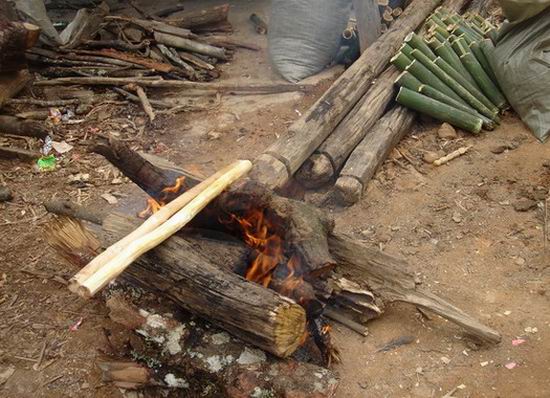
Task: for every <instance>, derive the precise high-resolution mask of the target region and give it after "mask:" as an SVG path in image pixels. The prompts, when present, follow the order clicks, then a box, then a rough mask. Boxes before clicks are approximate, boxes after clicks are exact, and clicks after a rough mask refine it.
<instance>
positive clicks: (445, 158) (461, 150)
mask: <svg viewBox="0 0 550 398" xmlns="http://www.w3.org/2000/svg"><path fill="white" fill-rule="evenodd" d="M471 148H472V145H470V146H463V147H460V148H458V149H457V150H456V151H453V152H451V153H449V154H448V155H445V156H443V157H442V158H439V159H437V160H435V161H434V164H435V165H436V166H441V165H443V164H445V163H448V162H450V161H451V160H453V159H456V158H458V157H460V156H462V155H464V154H465V153H466V152H468V151H469V150H470V149H471Z"/></svg>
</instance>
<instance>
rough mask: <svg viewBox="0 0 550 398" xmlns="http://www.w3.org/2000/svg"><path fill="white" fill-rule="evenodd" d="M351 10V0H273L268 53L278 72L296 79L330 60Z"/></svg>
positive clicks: (290, 79)
mask: <svg viewBox="0 0 550 398" xmlns="http://www.w3.org/2000/svg"><path fill="white" fill-rule="evenodd" d="M350 10H351V0H273V1H272V5H271V18H270V20H269V33H268V40H269V55H270V58H271V62H272V64H273V65H274V66H275V68H276V69H277V70H278V71H279V73H280V74H281V75H282V76H283V77H284V78H285V79H287V80H289V81H292V82H296V81H299V80H302V79H304V78H306V77H308V76H311V75H313V74H315V73H317V72H320V71H321V70H322V69H323V68H324V67H325V66H327V65H328V64H330V62H331V61H332V60H333V59H334V57H335V55H336V53H337V52H338V48H339V46H340V37H341V35H342V31H343V30H344V29H345V28H346V24H347V22H348V19H349V15H350Z"/></svg>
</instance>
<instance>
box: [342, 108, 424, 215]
mask: <svg viewBox="0 0 550 398" xmlns="http://www.w3.org/2000/svg"><path fill="white" fill-rule="evenodd" d="M414 119H415V113H414V112H413V111H411V110H408V109H407V108H405V107H402V106H396V107H395V108H393V109H392V110H390V111H389V112H387V113H386V114H385V115H384V117H382V118H381V119H380V120H379V121H378V122H377V123H376V124H375V125H374V127H372V129H369V131H366V132H365V133H366V136H365V138H363V140H362V141H361V142H360V143H359V145H357V147H356V148H355V149H354V150H353V152H352V153H351V155H350V156H349V158H348V160H347V161H346V164H345V165H344V167H343V168H342V171H341V172H340V176H339V177H338V179H337V180H336V183H335V184H334V190H333V191H334V193H335V195H336V197H337V198H338V199H339V200H340V202H341V203H343V204H346V205H348V206H349V205H353V204H355V203H357V202H358V201H359V200H360V199H361V196H362V195H363V192H364V191H365V189H366V187H367V185H368V183H369V181H370V180H371V179H372V177H373V176H374V174H375V173H376V171H377V170H378V168H379V167H380V165H382V163H384V161H385V160H386V158H387V156H388V154H389V153H390V152H391V150H392V149H393V148H394V147H395V146H396V145H397V144H398V143H399V141H400V140H401V139H402V138H403V136H404V135H405V134H406V133H407V132H408V131H409V130H410V128H411V127H412V124H413V122H414Z"/></svg>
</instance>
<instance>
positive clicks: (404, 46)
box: [399, 43, 414, 59]
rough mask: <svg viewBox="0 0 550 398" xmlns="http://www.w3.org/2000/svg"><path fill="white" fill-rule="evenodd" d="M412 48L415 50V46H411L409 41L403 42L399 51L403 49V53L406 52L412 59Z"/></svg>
mask: <svg viewBox="0 0 550 398" xmlns="http://www.w3.org/2000/svg"><path fill="white" fill-rule="evenodd" d="M412 50H414V48H412V47H411V46H409V45H408V44H407V43H403V45H402V46H401V48H400V49H399V51H401V52H402V53H403V54H405V55H406V56H407V57H409V58H411V59H412V55H411V53H412Z"/></svg>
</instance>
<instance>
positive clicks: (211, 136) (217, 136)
mask: <svg viewBox="0 0 550 398" xmlns="http://www.w3.org/2000/svg"><path fill="white" fill-rule="evenodd" d="M221 136H222V135H221V133H219V132H217V131H209V132H208V134H206V137H207V138H208V139H209V140H210V141H214V140H219V139H220V137H221Z"/></svg>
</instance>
